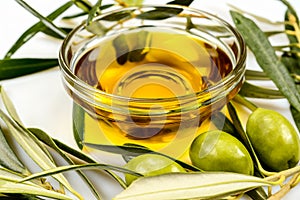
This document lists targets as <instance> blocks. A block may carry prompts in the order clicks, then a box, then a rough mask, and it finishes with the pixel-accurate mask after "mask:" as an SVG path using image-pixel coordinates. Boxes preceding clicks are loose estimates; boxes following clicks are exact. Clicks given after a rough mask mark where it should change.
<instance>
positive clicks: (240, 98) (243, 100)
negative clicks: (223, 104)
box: [233, 94, 257, 112]
mask: <svg viewBox="0 0 300 200" xmlns="http://www.w3.org/2000/svg"><path fill="white" fill-rule="evenodd" d="M233 100H234V101H236V102H237V103H240V104H242V105H244V106H246V107H247V108H248V109H249V110H251V111H252V112H253V111H255V110H256V109H257V106H256V105H255V104H254V103H252V102H250V101H248V100H247V99H246V98H245V97H243V96H241V95H239V94H238V95H236V96H235V97H234V98H233Z"/></svg>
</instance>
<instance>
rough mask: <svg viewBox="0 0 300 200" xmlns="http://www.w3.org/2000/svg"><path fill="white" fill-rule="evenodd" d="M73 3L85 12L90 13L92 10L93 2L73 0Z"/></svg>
mask: <svg viewBox="0 0 300 200" xmlns="http://www.w3.org/2000/svg"><path fill="white" fill-rule="evenodd" d="M72 2H74V4H75V5H76V6H77V7H78V8H80V9H81V10H83V11H84V12H89V11H90V10H91V9H92V4H91V2H89V1H87V0H72Z"/></svg>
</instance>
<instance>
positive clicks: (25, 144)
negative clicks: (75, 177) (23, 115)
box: [0, 110, 80, 197]
mask: <svg viewBox="0 0 300 200" xmlns="http://www.w3.org/2000/svg"><path fill="white" fill-rule="evenodd" d="M0 118H1V119H2V120H3V122H4V123H5V124H6V126H7V127H8V130H9V131H10V134H11V135H12V137H14V139H15V140H16V141H17V142H18V144H19V145H20V146H21V147H22V148H23V149H24V151H25V152H26V153H27V154H28V155H29V156H30V157H31V159H32V160H34V161H35V163H36V164H38V165H39V166H40V167H41V168H42V169H44V170H47V169H52V168H55V167H56V165H55V163H54V162H53V159H52V158H50V157H49V154H47V153H45V152H44V149H42V148H41V147H40V145H41V144H40V143H39V141H38V140H37V139H36V137H34V136H33V135H32V134H31V133H30V132H29V131H28V130H27V129H25V128H24V127H23V126H21V125H20V124H19V123H17V122H16V121H14V120H13V119H11V118H10V117H9V116H7V115H6V114H5V113H4V112H3V111H2V110H0ZM54 178H55V179H56V180H57V181H59V182H60V183H61V184H63V185H64V186H65V187H66V188H67V189H68V190H69V191H70V192H72V193H73V194H74V195H76V196H78V197H80V195H79V194H78V193H77V192H76V191H75V190H74V189H73V188H72V186H71V185H70V184H69V182H68V181H67V179H66V178H65V177H64V176H63V175H55V176H54Z"/></svg>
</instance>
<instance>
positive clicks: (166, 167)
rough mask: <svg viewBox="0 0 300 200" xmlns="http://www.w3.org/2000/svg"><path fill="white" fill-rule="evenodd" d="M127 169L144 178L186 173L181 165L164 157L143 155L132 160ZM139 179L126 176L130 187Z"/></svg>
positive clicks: (126, 165)
mask: <svg viewBox="0 0 300 200" xmlns="http://www.w3.org/2000/svg"><path fill="white" fill-rule="evenodd" d="M124 167H125V168H127V169H130V170H132V171H135V172H138V173H140V174H142V175H144V176H155V175H160V174H166V173H172V172H186V171H185V169H184V168H183V167H181V165H179V164H178V163H176V162H175V161H173V160H171V159H170V158H167V157H165V156H162V155H157V154H142V155H140V156H137V157H134V158H132V159H131V160H130V161H129V162H128V163H127V164H125V166H124ZM137 178H138V177H136V176H134V175H131V174H126V175H125V181H126V183H127V185H130V184H131V182H132V181H134V180H135V179H137Z"/></svg>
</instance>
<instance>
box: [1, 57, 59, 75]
mask: <svg viewBox="0 0 300 200" xmlns="http://www.w3.org/2000/svg"><path fill="white" fill-rule="evenodd" d="M56 66H58V60H57V59H56V58H14V59H4V60H0V80H4V79H10V78H15V77H18V76H23V75H27V74H32V73H35V72H39V71H42V70H45V69H49V68H52V67H56Z"/></svg>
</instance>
